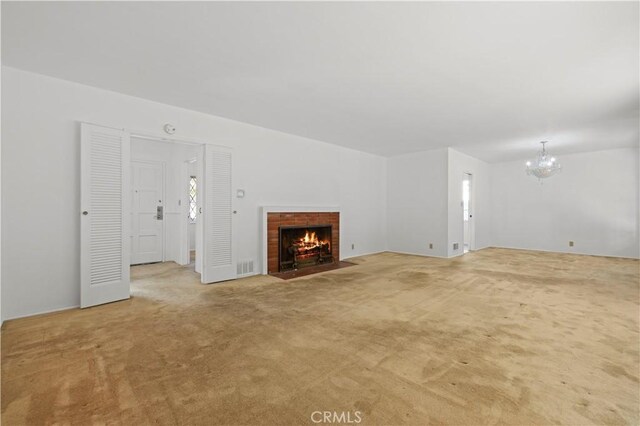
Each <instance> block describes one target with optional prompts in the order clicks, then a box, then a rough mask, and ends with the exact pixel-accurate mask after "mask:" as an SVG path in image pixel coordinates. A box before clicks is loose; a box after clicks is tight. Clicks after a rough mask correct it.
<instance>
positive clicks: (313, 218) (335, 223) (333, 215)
mask: <svg viewBox="0 0 640 426" xmlns="http://www.w3.org/2000/svg"><path fill="white" fill-rule="evenodd" d="M266 216H267V217H266V219H267V235H266V237H267V273H269V274H271V273H277V272H280V271H281V265H280V260H281V257H282V255H283V253H282V247H281V245H282V242H281V236H282V235H283V231H285V232H289V231H291V230H293V231H298V232H300V233H299V234H297V235H296V236H295V238H307V240H309V239H310V238H311V239H313V238H319V239H320V242H319V243H318V247H319V248H320V247H322V249H323V250H322V251H321V250H320V249H318V259H319V261H320V262H328V261H331V260H330V259H329V258H330V257H332V258H333V260H334V261H336V262H337V261H339V260H340V213H339V212H268V213H267V214H266ZM305 231H306V235H305ZM294 235H295V234H294ZM329 238H330V241H329ZM287 244H288V243H287ZM326 244H329V247H330V251H327V247H326ZM329 252H330V255H328V254H327V253H329ZM310 253H311V252H310ZM307 257H310V256H307ZM300 258H301V260H299V261H298V263H299V264H298V265H297V266H299V267H300V266H305V265H310V264H311V263H310V262H309V261H308V260H307V258H306V257H305V256H304V255H302V256H300ZM282 260H290V259H282ZM303 260H304V261H303ZM285 267H289V268H290V267H292V264H289V263H285Z"/></svg>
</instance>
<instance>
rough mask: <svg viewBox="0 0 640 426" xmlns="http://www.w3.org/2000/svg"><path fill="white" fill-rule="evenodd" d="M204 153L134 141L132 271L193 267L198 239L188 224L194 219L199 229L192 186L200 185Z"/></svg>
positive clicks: (191, 147)
mask: <svg viewBox="0 0 640 426" xmlns="http://www.w3.org/2000/svg"><path fill="white" fill-rule="evenodd" d="M201 150H202V146H200V145H195V144H187V143H180V142H175V141H171V142H167V141H162V140H157V139H151V138H141V137H137V136H132V137H131V201H132V202H131V263H130V264H131V266H134V265H140V264H148V263H157V262H175V263H177V264H178V265H182V266H185V265H189V264H191V263H192V262H191V250H190V248H189V247H187V245H190V244H191V245H193V246H194V247H195V245H196V240H197V238H198V234H197V232H195V229H193V230H192V229H190V228H189V227H190V225H189V224H187V223H185V220H188V215H191V214H194V216H191V217H190V219H191V220H190V222H192V223H193V224H195V222H196V217H195V213H196V212H197V208H196V207H195V206H193V205H192V202H194V201H195V196H194V197H190V194H189V193H188V191H187V188H188V186H187V185H189V184H192V183H195V182H196V181H197V175H198V170H197V169H196V168H195V164H196V159H197V157H198V152H199V151H201ZM185 174H188V175H189V178H190V182H185V180H184V177H185ZM194 195H195V194H194ZM191 231H193V232H191ZM198 272H199V271H198Z"/></svg>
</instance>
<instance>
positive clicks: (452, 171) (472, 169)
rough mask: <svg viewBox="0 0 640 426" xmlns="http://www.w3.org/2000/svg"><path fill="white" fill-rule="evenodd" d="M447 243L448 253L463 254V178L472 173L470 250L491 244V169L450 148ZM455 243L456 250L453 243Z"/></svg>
mask: <svg viewBox="0 0 640 426" xmlns="http://www.w3.org/2000/svg"><path fill="white" fill-rule="evenodd" d="M448 154H449V155H448V175H449V183H448V185H449V195H448V218H449V219H448V244H447V255H448V256H449V257H451V256H457V255H460V254H463V250H464V230H463V206H462V180H463V177H464V173H471V174H472V178H471V179H472V181H471V197H472V198H471V214H472V215H473V218H472V219H471V221H472V224H473V225H472V233H473V238H472V241H471V243H472V245H471V250H480V249H482V248H485V247H488V246H489V245H491V183H490V177H491V171H490V168H489V164H487V163H485V162H484V161H481V160H478V159H477V158H474V157H471V156H469V155H466V154H463V153H461V152H458V151H456V150H454V149H451V148H449V153H448ZM454 243H458V250H454V249H453V244H454Z"/></svg>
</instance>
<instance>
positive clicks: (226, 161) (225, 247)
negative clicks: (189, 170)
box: [196, 145, 237, 283]
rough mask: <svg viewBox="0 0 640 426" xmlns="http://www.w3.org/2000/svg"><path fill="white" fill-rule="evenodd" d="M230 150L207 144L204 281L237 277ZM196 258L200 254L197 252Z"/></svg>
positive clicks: (204, 175) (203, 211) (205, 163)
mask: <svg viewBox="0 0 640 426" xmlns="http://www.w3.org/2000/svg"><path fill="white" fill-rule="evenodd" d="M231 158H232V156H231V150H229V149H225V148H221V147H216V146H212V145H205V148H204V173H203V174H202V175H201V176H203V177H204V179H203V180H204V182H203V185H202V186H200V190H199V191H198V193H199V194H200V195H202V196H201V197H200V199H202V198H204V200H203V205H202V208H203V210H202V215H201V217H200V219H202V220H201V222H202V224H203V227H204V229H203V234H202V235H203V236H204V238H203V246H204V256H203V261H202V267H203V271H202V282H203V283H213V282H218V281H225V280H230V279H234V278H236V273H237V270H236V262H235V257H236V256H235V245H234V239H235V232H234V229H233V228H234V226H233V223H234V217H233V216H234V212H233V206H232V194H231V192H232V185H231V183H232V182H231ZM196 255H197V252H196Z"/></svg>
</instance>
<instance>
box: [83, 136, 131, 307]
mask: <svg viewBox="0 0 640 426" xmlns="http://www.w3.org/2000/svg"><path fill="white" fill-rule="evenodd" d="M80 151H81V200H80V203H81V204H80V205H81V216H80V217H81V253H80V267H81V277H80V281H81V285H80V307H82V308H87V307H89V306H94V305H100V304H103V303H108V302H114V301H116V300H122V299H128V298H129V253H130V245H129V233H130V230H129V201H130V196H129V195H130V194H129V178H130V177H129V174H130V167H131V165H130V159H129V156H130V138H129V134H128V133H126V132H125V131H123V130H118V129H111V128H108V127H101V126H96V125H93V124H87V123H82V125H81V143H80Z"/></svg>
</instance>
